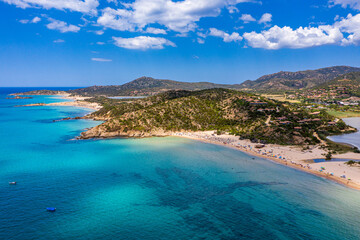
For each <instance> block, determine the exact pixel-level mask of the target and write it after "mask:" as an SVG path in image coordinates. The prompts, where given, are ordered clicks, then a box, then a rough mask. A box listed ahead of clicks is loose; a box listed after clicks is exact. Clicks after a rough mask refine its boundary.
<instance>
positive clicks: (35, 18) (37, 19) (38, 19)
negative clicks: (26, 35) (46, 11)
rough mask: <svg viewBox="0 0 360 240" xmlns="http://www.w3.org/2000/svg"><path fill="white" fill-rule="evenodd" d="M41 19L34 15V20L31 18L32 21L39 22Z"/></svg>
mask: <svg viewBox="0 0 360 240" xmlns="http://www.w3.org/2000/svg"><path fill="white" fill-rule="evenodd" d="M40 21H41V18H39V17H34V18H33V19H32V20H31V23H38V22H40Z"/></svg>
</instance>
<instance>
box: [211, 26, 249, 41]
mask: <svg viewBox="0 0 360 240" xmlns="http://www.w3.org/2000/svg"><path fill="white" fill-rule="evenodd" d="M209 36H213V37H220V38H222V39H223V40H224V42H236V41H241V40H242V39H243V38H242V37H241V36H240V35H239V34H238V33H236V32H233V33H232V34H231V35H230V34H228V33H226V32H224V31H221V30H218V29H216V28H210V33H209Z"/></svg>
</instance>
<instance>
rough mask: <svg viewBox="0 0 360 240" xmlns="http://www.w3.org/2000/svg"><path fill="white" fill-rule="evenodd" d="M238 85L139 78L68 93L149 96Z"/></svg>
mask: <svg viewBox="0 0 360 240" xmlns="http://www.w3.org/2000/svg"><path fill="white" fill-rule="evenodd" d="M237 86H238V85H227V84H215V83H209V82H178V81H172V80H163V79H154V78H151V77H141V78H138V79H135V80H133V81H131V82H129V83H125V84H123V85H112V86H92V87H87V88H80V89H76V90H71V91H69V93H71V94H74V95H83V96H151V95H155V94H158V93H161V92H165V91H169V90H189V91H194V90H203V89H212V88H236V87H237Z"/></svg>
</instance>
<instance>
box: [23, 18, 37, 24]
mask: <svg viewBox="0 0 360 240" xmlns="http://www.w3.org/2000/svg"><path fill="white" fill-rule="evenodd" d="M40 21H41V18H39V17H34V18H33V19H31V20H29V19H21V20H19V22H20V23H22V24H27V23H38V22H40Z"/></svg>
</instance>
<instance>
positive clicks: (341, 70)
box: [240, 66, 360, 91]
mask: <svg viewBox="0 0 360 240" xmlns="http://www.w3.org/2000/svg"><path fill="white" fill-rule="evenodd" d="M350 72H360V68H355V67H348V66H335V67H327V68H321V69H317V70H307V71H299V72H283V71H282V72H278V73H274V74H270V75H265V76H262V77H260V78H259V79H257V80H255V81H250V80H248V81H245V82H243V83H242V84H240V88H241V89H247V90H256V91H282V90H298V89H309V88H312V87H315V86H318V85H320V84H323V83H326V82H327V81H330V80H332V79H334V78H336V77H339V76H341V75H343V74H346V73H350Z"/></svg>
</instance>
